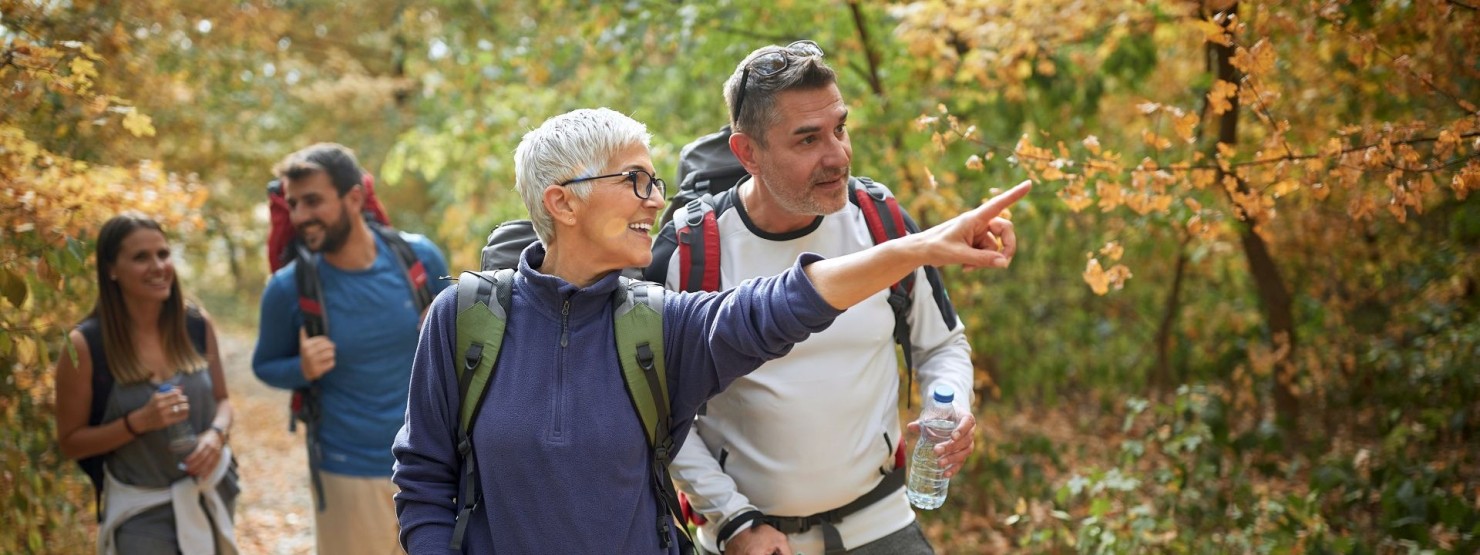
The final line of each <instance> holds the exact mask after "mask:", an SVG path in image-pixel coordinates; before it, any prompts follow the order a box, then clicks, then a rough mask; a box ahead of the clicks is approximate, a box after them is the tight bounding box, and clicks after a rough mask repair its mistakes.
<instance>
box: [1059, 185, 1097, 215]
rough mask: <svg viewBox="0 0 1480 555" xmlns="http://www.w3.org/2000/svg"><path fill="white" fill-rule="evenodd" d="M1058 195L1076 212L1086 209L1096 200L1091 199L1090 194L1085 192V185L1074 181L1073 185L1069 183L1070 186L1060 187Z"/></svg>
mask: <svg viewBox="0 0 1480 555" xmlns="http://www.w3.org/2000/svg"><path fill="white" fill-rule="evenodd" d="M1058 197H1059V200H1062V201H1064V204H1067V205H1068V206H1069V209H1070V210H1073V211H1075V212H1079V211H1081V210H1084V209H1085V207H1087V206H1089V205H1090V204H1091V203H1092V202H1094V201H1092V200H1090V198H1089V195H1087V194H1085V192H1084V186H1083V185H1080V184H1079V183H1074V184H1072V185H1069V186H1068V187H1064V188H1063V189H1060V190H1059V192H1058Z"/></svg>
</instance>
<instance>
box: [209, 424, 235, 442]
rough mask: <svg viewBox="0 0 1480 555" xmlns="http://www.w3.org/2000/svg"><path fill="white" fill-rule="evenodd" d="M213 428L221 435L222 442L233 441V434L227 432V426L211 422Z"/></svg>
mask: <svg viewBox="0 0 1480 555" xmlns="http://www.w3.org/2000/svg"><path fill="white" fill-rule="evenodd" d="M211 429H212V430H216V434H217V435H219V436H221V443H222V444H226V443H230V442H231V434H228V433H226V428H222V427H220V426H217V425H215V424H211Z"/></svg>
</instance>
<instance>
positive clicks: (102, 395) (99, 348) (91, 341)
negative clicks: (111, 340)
mask: <svg viewBox="0 0 1480 555" xmlns="http://www.w3.org/2000/svg"><path fill="white" fill-rule="evenodd" d="M77 331H80V332H82V339H83V340H84V341H86V342H87V354H88V356H89V357H90V358H92V406H90V407H89V408H88V413H87V425H89V426H98V425H101V424H102V423H103V414H104V413H106V412H107V411H108V397H109V396H110V395H112V394H113V372H112V371H111V370H109V368H108V355H107V353H106V352H105V351H104V350H103V323H102V322H101V321H99V320H98V319H97V318H88V319H86V320H83V321H82V323H81V324H78V325H77ZM107 456H108V454H107V453H103V454H100V455H95V456H91V457H87V458H82V459H77V465H78V466H80V467H82V471H83V472H85V473H86V474H87V478H88V479H89V480H91V481H92V484H93V501H94V502H95V507H96V508H97V518H98V522H102V521H103V462H104V460H105V459H106V458H107Z"/></svg>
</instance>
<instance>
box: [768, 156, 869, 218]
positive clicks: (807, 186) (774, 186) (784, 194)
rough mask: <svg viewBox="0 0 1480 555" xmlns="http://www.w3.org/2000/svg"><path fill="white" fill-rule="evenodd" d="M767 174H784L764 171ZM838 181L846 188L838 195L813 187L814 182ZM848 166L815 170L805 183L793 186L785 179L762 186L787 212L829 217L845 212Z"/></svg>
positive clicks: (841, 188) (837, 192)
mask: <svg viewBox="0 0 1480 555" xmlns="http://www.w3.org/2000/svg"><path fill="white" fill-rule="evenodd" d="M763 173H764V174H766V175H770V176H774V175H781V174H782V172H780V171H764V170H763ZM835 179H842V180H844V184H843V185H844V186H843V187H840V188H839V189H838V190H837V191H836V192H831V191H829V192H826V193H823V192H820V191H818V190H816V189H814V188H813V187H812V184H813V183H817V182H819V181H831V180H835ZM847 179H848V167H847V166H844V167H842V168H833V169H827V168H822V169H818V170H814V171H813V172H812V175H810V176H807V180H806V181H805V182H802V183H790V182H786V181H782V180H775V179H765V178H763V179H762V180H761V183H762V184H763V185H765V187H766V190H767V191H768V192H770V193H771V196H772V197H773V198H775V199H776V202H777V203H779V204H780V205H781V207H782V208H784V209H785V210H786V211H787V212H790V213H792V214H799V215H801V214H804V215H809V216H826V215H828V214H832V213H835V212H837V211H839V210H842V209H843V206H845V205H847V204H848V187H847Z"/></svg>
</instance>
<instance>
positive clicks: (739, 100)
mask: <svg viewBox="0 0 1480 555" xmlns="http://www.w3.org/2000/svg"><path fill="white" fill-rule="evenodd" d="M724 97H725V100H726V102H727V105H728V107H729V112H730V124H731V126H732V129H733V134H732V135H731V136H730V139H729V145H730V149H731V150H732V151H733V152H734V154H735V156H736V157H737V158H738V159H739V161H740V163H741V164H742V165H743V166H744V167H745V169H746V171H748V172H749V174H750V176H751V177H750V178H748V179H745V180H742V181H741V182H740V183H739V184H738V185H736V186H735V187H734V188H733V189H730V190H728V191H726V192H724V193H721V194H720V195H719V196H718V197H717V198H715V199H714V200H713V204H712V205H710V206H712V207H714V209H713V216H714V217H715V225H716V226H717V229H718V242H717V244H709V245H703V248H706V249H712V248H714V247H718V249H719V252H720V254H719V267H718V268H717V269H716V268H707V271H708V272H714V271H718V273H719V288H720V289H729V288H731V287H734V286H736V285H738V284H740V283H741V282H742V281H744V280H746V279H749V278H753V277H758V276H769V275H774V274H776V273H779V272H781V271H783V270H785V269H786V268H787V267H788V266H789V264H790V263H791V261H793V260H795V259H796V257H797V256H798V255H799V254H801V253H803V252H814V253H817V254H821V255H822V256H826V257H832V256H841V255H845V254H848V253H851V252H857V251H861V250H864V249H867V248H869V247H870V246H872V245H873V244H874V240H873V239H872V236H871V235H870V232H869V229H868V228H867V225H868V224H867V222H866V221H865V217H864V215H863V213H862V209H861V208H860V206H859V205H857V204H855V203H853V202H849V198H850V195H852V194H853V193H852V191H853V189H854V188H855V187H861V186H863V185H862V183H861V182H860V181H858V180H856V179H853V178H851V176H850V175H849V173H850V172H849V168H850V165H851V162H852V157H853V149H852V145H851V143H850V141H849V136H848V128H847V120H848V107H847V105H846V104H845V103H844V102H843V97H842V94H841V93H840V92H839V90H838V86H837V75H836V73H835V72H834V71H833V70H832V69H831V68H830V67H828V65H827V64H826V63H825V62H824V61H823V52H822V49H821V48H820V47H818V45H817V44H816V43H813V42H811V41H798V42H795V43H792V44H791V45H788V46H786V47H779V46H767V47H764V48H760V49H758V50H756V51H754V52H752V53H751V54H750V55H749V56H747V57H746V58H745V59H744V61H742V62H740V64H739V65H738V66H737V67H736V68H735V71H734V73H733V74H732V75H731V76H730V78H729V79H728V80H727V81H726V82H725V85H724ZM725 195H730V196H731V197H732V198H726V197H725ZM696 207H697V205H696V204H690V205H688V207H685V208H684V209H679V210H677V211H676V212H675V214H674V217H673V220H672V221H671V222H669V223H668V224H666V225H665V227H664V228H663V229H662V232H661V233H660V235H659V237H658V240H657V241H656V242H655V244H654V264H653V265H651V266H649V267H648V269H647V274H646V277H647V279H649V280H652V281H656V282H661V283H665V284H667V286H668V287H669V288H672V289H682V288H683V287H684V285H685V284H683V283H681V281H682V277H681V276H682V275H683V274H682V273H681V269H680V267H681V265H684V264H690V263H692V259H691V258H690V259H687V260H684V259H683V258H684V257H683V256H681V253H680V251H681V250H682V249H680V248H679V247H678V241H680V240H681V239H680V238H679V237H680V231H679V228H681V227H683V226H684V225H686V222H688V221H697V220H690V219H689V214H688V209H689V208H696ZM706 217H707V216H706ZM706 225H707V224H706ZM999 225H1001V226H1002V227H1000V228H998V229H1002V230H1004V232H1003V233H1002V234H1000V235H1001V239H1003V241H1004V243H1009V242H1010V243H1012V244H1013V245H1015V244H1016V237H1015V236H1014V235H1013V233H1012V231H1011V227H1010V224H1008V223H1007V222H1005V221H1004V222H999ZM693 235H694V234H693V232H692V230H684V231H683V236H684V238H683V239H682V240H684V241H695V240H697V241H701V242H702V239H703V238H694V237H693ZM1014 248H1015V247H1014ZM688 255H689V256H690V257H695V256H703V255H702V254H700V250H699V247H691V249H690V252H689V253H688ZM914 275H915V277H916V279H915V280H914V283H915V285H914V288H913V297H912V301H911V304H910V307H909V309H908V311H909V312H908V322H909V323H910V327H911V331H910V333H909V337H910V342H909V344H911V345H912V349H911V354H912V355H913V360H914V363H915V364H916V365H917V371H918V376H919V382H920V388H919V389H920V391H930V390H931V389H932V388H933V387H934V386H935V385H938V384H948V385H950V386H951V387H952V388H953V389H954V390H955V391H956V392H957V397H956V401H955V403H956V404H957V406H958V409H959V410H960V411H961V412H962V413H963V414H965V415H967V416H965V417H964V419H963V421H962V422H961V424H960V426H959V427H958V428H957V429H956V430H955V432H954V433H953V434H952V439H951V440H950V441H949V442H947V443H945V444H944V445H942V446H941V447H940V448H938V451H937V452H938V453H939V454H940V455H941V457H942V459H943V461H944V462H945V464H946V465H947V466H946V468H947V470H946V474H947V476H950V475H953V474H955V473H956V472H957V471H958V470H959V469H960V467H961V464H962V463H963V462H964V461H965V459H966V456H967V454H969V453H970V451H971V449H972V447H973V440H972V430H973V428H974V427H975V419H974V418H973V417H971V416H970V413H971V411H970V410H969V407H970V394H971V391H972V366H971V358H970V346H969V345H968V343H967V341H966V338H965V335H964V333H963V329H962V324H961V322H960V320H959V319H958V318H957V317H956V313H955V310H954V309H953V308H952V307H951V305H950V301H949V299H947V297H946V294H945V291H944V290H943V289H942V288H941V285H940V281H939V275H938V274H937V273H935V272H934V270H933V269H932V270H929V271H926V270H923V269H922V270H917V271H916V272H915V274H914ZM888 297H889V295H888V292H887V291H885V292H880V293H878V294H875V295H874V296H873V297H871V298H870V299H869V300H867V301H865V302H863V303H861V304H859V305H857V306H855V307H854V308H853V309H851V310H849V311H848V312H847V313H845V314H843V315H842V316H841V317H839V318H838V319H837V321H836V322H835V323H834V324H833V326H832V327H831V328H829V329H828V330H826V331H824V332H822V333H818V334H816V335H814V336H813V338H812V339H811V340H809V341H806V342H803V343H799V344H797V345H796V347H795V348H794V349H793V350H792V351H791V353H790V354H788V355H787V356H784V357H782V358H780V359H777V360H773V361H771V362H768V363H766V364H765V365H763V366H761V367H760V369H759V370H757V371H756V372H754V373H752V374H750V375H748V376H745V377H742V378H739V379H737V380H736V381H735V382H734V383H733V384H731V386H730V388H729V389H728V390H726V391H725V392H723V393H721V394H720V395H719V396H717V397H714V398H713V399H711V400H710V401H709V402H708V405H707V407H706V409H705V410H704V411H702V412H701V416H699V417H698V419H697V420H696V421H695V423H694V426H693V428H692V429H691V430H690V432H689V436H688V438H687V440H686V442H685V443H684V445H683V447H682V449H681V450H680V452H679V453H678V455H677V456H676V458H675V460H674V462H673V464H672V465H671V467H670V468H671V470H672V473H673V476H674V479H675V481H676V482H677V484H678V486H679V489H680V490H681V491H683V492H684V493H685V494H686V495H687V499H688V500H689V503H690V504H691V506H692V508H693V510H694V512H695V513H697V514H698V516H699V517H702V518H697V519H696V520H702V521H703V522H702V524H701V526H700V528H699V535H698V536H699V543H700V544H701V546H702V547H703V548H704V549H705V550H707V551H709V552H711V553H723V554H725V555H732V554H737V553H738V554H762V555H771V554H773V553H780V554H783V555H789V554H792V553H803V552H804V553H807V554H811V555H815V554H821V553H856V554H874V553H877V554H888V555H901V554H916V553H933V549H932V548H931V546H930V544H929V542H928V541H927V540H926V539H925V537H924V535H923V534H922V533H921V530H920V527H919V525H918V524H917V523H916V522H915V514H914V511H913V510H912V509H911V507H910V505H909V502H908V500H907V499H906V497H905V489H904V476H905V473H906V469H905V468H904V467H905V456H904V454H905V452H904V449H903V444H904V443H905V441H906V440H905V437H904V435H903V433H902V431H901V425H900V421H899V416H898V407H897V402H898V399H899V379H898V374H897V368H898V360H897V357H896V355H895V350H894V346H895V341H894V339H895V338H894V336H893V330H894V326H895V317H894V313H893V311H892V309H891V307H890V305H889V301H888ZM819 368H825V369H827V370H826V371H823V372H819V371H818V369H819ZM916 427H917V426H915V425H913V424H912V425H911V428H916Z"/></svg>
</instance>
